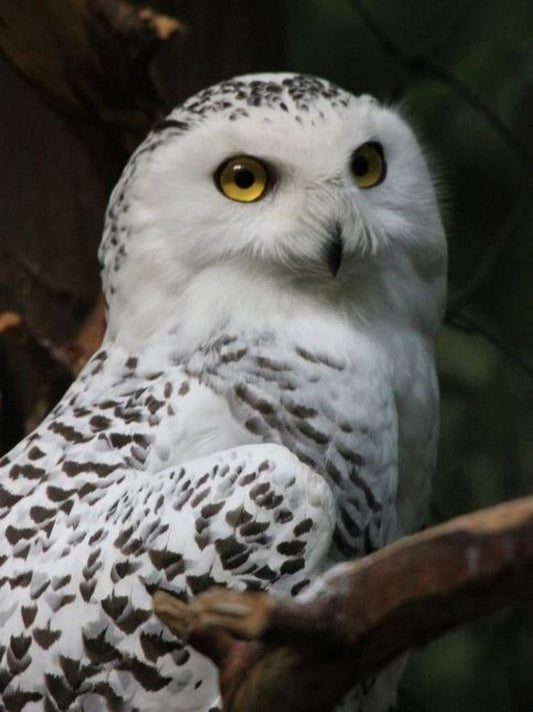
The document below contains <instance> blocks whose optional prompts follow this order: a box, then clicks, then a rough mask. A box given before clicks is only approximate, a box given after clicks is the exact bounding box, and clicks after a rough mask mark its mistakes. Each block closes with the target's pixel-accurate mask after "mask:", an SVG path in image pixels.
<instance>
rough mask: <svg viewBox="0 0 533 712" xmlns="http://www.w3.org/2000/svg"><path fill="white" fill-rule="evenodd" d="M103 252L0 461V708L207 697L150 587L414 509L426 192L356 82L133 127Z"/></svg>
mask: <svg viewBox="0 0 533 712" xmlns="http://www.w3.org/2000/svg"><path fill="white" fill-rule="evenodd" d="M100 258H101V263H102V269H103V284H104V290H105V295H106V301H107V307H108V329H107V334H106V336H105V339H104V342H103V345H102V347H101V348H100V350H99V351H98V352H97V353H96V354H95V355H94V356H93V358H92V359H91V361H90V362H89V363H88V365H87V366H86V368H85V369H84V371H83V372H82V374H81V375H80V377H79V378H78V379H77V381H76V382H75V383H74V384H73V385H72V387H71V388H70V390H69V391H68V392H67V393H66V395H65V396H64V398H63V399H62V400H61V402H60V403H59V404H58V405H57V406H56V407H55V408H54V410H53V411H52V413H50V415H49V416H48V417H47V418H46V420H44V421H43V423H42V424H41V425H40V426H39V427H38V428H37V430H35V432H33V433H32V434H31V435H29V436H28V437H27V438H26V439H25V440H24V441H22V442H21V443H20V444H19V445H18V446H17V447H15V448H14V450H12V451H11V452H10V453H9V454H8V455H7V456H5V457H4V458H3V459H2V461H1V463H0V464H1V468H2V469H1V482H0V515H1V518H0V536H1V538H2V546H1V549H0V695H1V699H2V703H3V707H2V709H4V708H5V710H6V711H7V712H10V711H15V710H16V711H17V712H20V711H21V710H23V711H24V712H37V711H39V712H41V711H43V710H46V711H47V712H49V711H50V712H51V711H59V710H83V711H86V712H92V711H97V710H104V709H109V710H121V711H124V712H133V711H135V710H138V711H139V712H141V711H142V712H156V711H157V712H162V711H163V710H176V711H178V710H187V712H208V710H215V709H217V707H218V705H219V704H220V701H219V691H218V687H217V676H216V670H215V668H214V666H213V665H212V663H211V662H210V661H208V660H207V659H206V658H204V657H203V656H201V655H200V654H199V653H198V652H196V651H195V650H194V649H193V648H191V647H190V646H189V645H187V644H186V643H185V642H184V641H181V640H178V639H177V638H175V637H174V636H173V635H172V634H171V633H170V632H169V631H168V630H167V629H166V628H165V627H164V626H163V625H162V624H161V623H160V621H159V620H158V619H157V618H156V617H155V616H154V614H153V612H152V605H151V594H152V593H153V592H154V591H155V590H156V589H163V590H166V591H169V592H171V593H173V594H174V595H176V596H178V597H181V598H183V599H187V598H188V597H190V596H191V595H194V594H195V593H198V592H199V591H202V590H204V589H206V588H208V587H209V586H210V585H212V584H214V583H218V584H222V585H227V586H231V587H234V588H237V589H244V588H249V589H268V590H272V591H275V592H278V593H284V594H287V595H298V594H299V592H302V595H305V589H306V586H307V585H308V584H309V582H310V581H312V580H313V578H316V577H317V575H318V574H320V573H321V572H322V571H323V570H324V569H325V568H327V567H328V566H330V565H331V564H332V563H334V562H336V561H341V560H344V559H347V558H353V557H357V556H361V555H363V554H365V553H368V552H370V551H372V550H374V549H375V548H377V547H381V546H383V545H384V544H386V543H387V542H389V541H391V540H392V539H393V538H395V537H397V536H399V535H401V534H403V533H406V532H411V531H413V530H415V529H417V527H419V526H420V525H421V523H422V522H423V519H424V514H425V511H426V506H427V500H428V492H429V483H430V477H431V472H432V470H433V466H434V460H435V449H436V438H437V428H438V413H437V411H438V389H437V382H436V377H435V369H434V362H433V342H434V338H435V334H436V332H437V330H438V328H439V325H440V323H441V319H442V315H443V307H444V300H445V272H446V246H445V239H444V233H443V228H442V224H441V220H440V217H439V212H438V207H437V203H436V199H435V193H434V187H433V184H432V180H431V177H430V175H429V172H428V168H427V166H426V162H425V160H424V157H423V155H422V152H421V149H420V147H419V144H418V143H417V140H416V138H415V137H414V135H413V133H412V131H411V130H410V129H409V127H408V126H407V125H406V123H405V122H404V121H403V120H402V118H401V117H400V116H399V115H398V113H397V112H396V111H394V110H392V109H389V108H386V107H383V106H381V105H380V104H378V103H377V102H376V101H375V100H374V99H372V98H371V97H369V96H360V97H355V96H353V95H351V94H349V93H347V92H346V91H343V90H342V89H340V88H339V87H337V86H335V85H334V84H331V83H329V82H328V81H324V80H322V79H316V78H314V77H309V76H301V75H296V74H258V75H249V76H243V77H237V78H235V79H231V80H229V81H224V82H222V83H220V84H218V85H216V86H213V87H211V88H208V89H206V90H204V91H201V92H200V93H199V94H197V95H196V96H194V97H192V98H191V99H189V100H187V101H186V102H185V103H184V104H183V105H181V106H179V107H178V108H176V109H175V110H174V111H173V112H172V113H171V114H170V116H169V117H168V118H167V119H165V120H164V121H162V122H160V123H159V124H158V125H157V126H156V127H155V128H154V130H153V131H152V133H151V134H150V135H149V136H148V138H147V139H146V141H145V142H144V143H143V144H142V145H141V146H140V147H139V149H138V150H137V151H136V153H135V154H134V155H133V157H132V158H131V160H130V162H129V164H128V165H127V167H126V169H125V171H124V173H123V175H122V177H121V179H120V181H119V183H118V185H117V187H116V188H115V190H114V192H113V194H112V197H111V201H110V205H109V208H108V212H107V219H106V227H105V233H104V237H103V241H102V245H101V249H100ZM380 686H381V688H382V689H381V693H380V694H378V692H377V691H379V688H380ZM389 688H390V684H389V682H388V681H383V679H381V681H380V678H378V680H377V682H376V683H375V684H374V683H369V684H368V685H366V686H363V687H362V688H360V689H358V690H356V691H354V693H352V694H351V695H350V696H349V699H347V700H346V701H345V702H344V703H343V705H344V707H343V709H354V710H356V709H357V710H358V709H362V707H361V705H363V706H365V707H364V708H365V709H367V708H370V709H372V712H376V710H377V709H380V708H381V707H380V705H382V704H383V705H385V706H386V702H383V703H382V702H379V703H378V702H376V701H375V700H377V699H378V698H379V699H382V700H386V698H387V693H388V692H390V689H389ZM367 694H368V695H370V697H367V698H366V702H365V695H367ZM369 699H371V700H374V701H373V702H372V703H370V702H369V701H368V700H369Z"/></svg>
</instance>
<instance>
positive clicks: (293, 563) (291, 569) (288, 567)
mask: <svg viewBox="0 0 533 712" xmlns="http://www.w3.org/2000/svg"><path fill="white" fill-rule="evenodd" d="M304 566H305V561H304V559H302V558H298V559H288V560H287V561H284V562H283V563H282V564H281V568H280V573H281V574H294V573H296V572H297V571H300V570H301V569H303V568H304Z"/></svg>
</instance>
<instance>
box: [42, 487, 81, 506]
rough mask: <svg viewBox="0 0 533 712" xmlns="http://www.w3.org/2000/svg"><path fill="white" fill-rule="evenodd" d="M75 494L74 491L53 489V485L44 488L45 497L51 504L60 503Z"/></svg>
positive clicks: (60, 488)
mask: <svg viewBox="0 0 533 712" xmlns="http://www.w3.org/2000/svg"><path fill="white" fill-rule="evenodd" d="M75 492H76V490H75V489H63V488H62V487H55V486H54V485H48V487H47V488H46V496H47V497H48V499H49V500H50V501H51V502H62V501H63V500H65V499H68V498H69V497H70V496H71V495H73V494H74V493H75Z"/></svg>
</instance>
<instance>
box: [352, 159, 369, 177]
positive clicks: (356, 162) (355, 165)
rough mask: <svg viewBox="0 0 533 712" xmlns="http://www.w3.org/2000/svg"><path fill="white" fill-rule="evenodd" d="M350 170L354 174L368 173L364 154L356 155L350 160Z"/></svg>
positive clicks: (362, 174)
mask: <svg viewBox="0 0 533 712" xmlns="http://www.w3.org/2000/svg"><path fill="white" fill-rule="evenodd" d="M352 171H353V172H354V175H356V176H364V175H366V174H367V173H368V160H367V159H366V158H365V157H364V156H357V157H356V158H354V159H353V161H352Z"/></svg>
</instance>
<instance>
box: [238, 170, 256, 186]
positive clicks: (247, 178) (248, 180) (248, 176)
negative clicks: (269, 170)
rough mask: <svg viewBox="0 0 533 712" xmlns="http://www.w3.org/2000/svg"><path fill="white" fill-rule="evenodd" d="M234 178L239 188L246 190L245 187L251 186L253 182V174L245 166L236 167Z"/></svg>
mask: <svg viewBox="0 0 533 712" xmlns="http://www.w3.org/2000/svg"><path fill="white" fill-rule="evenodd" d="M234 180H235V184H236V185H237V186H238V187H239V188H242V190H246V188H251V187H252V185H253V184H254V182H255V176H254V174H253V173H252V171H249V170H248V169H246V168H237V169H236V171H235V174H234Z"/></svg>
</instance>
